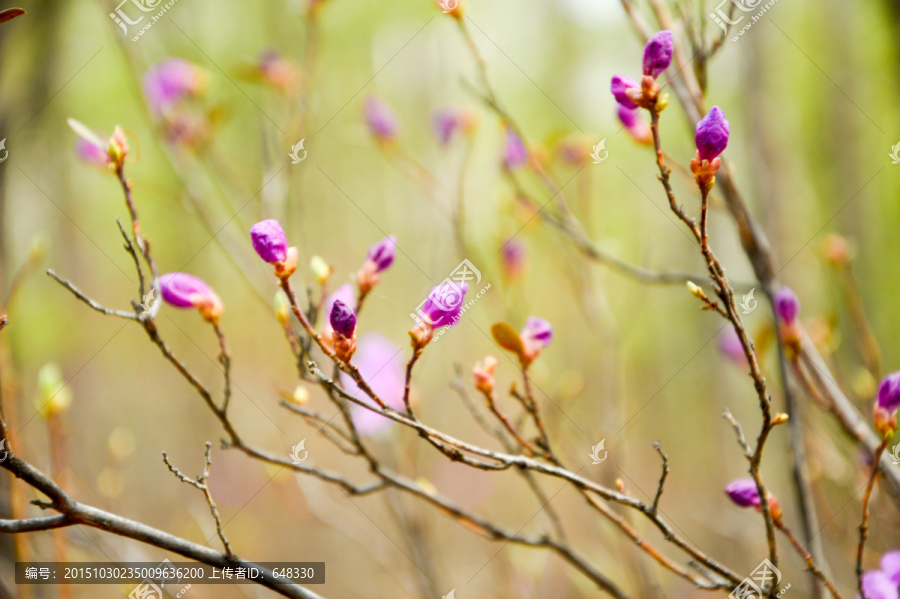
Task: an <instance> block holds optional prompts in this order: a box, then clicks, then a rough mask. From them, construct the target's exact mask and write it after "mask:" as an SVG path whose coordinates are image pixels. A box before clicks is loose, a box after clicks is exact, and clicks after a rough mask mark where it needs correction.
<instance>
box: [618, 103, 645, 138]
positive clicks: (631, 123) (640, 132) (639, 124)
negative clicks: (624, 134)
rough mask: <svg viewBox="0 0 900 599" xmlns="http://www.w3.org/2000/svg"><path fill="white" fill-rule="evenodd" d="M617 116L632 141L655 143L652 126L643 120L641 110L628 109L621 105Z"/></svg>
mask: <svg viewBox="0 0 900 599" xmlns="http://www.w3.org/2000/svg"><path fill="white" fill-rule="evenodd" d="M617 115H618V117H619V120H620V121H621V122H622V124H623V125H625V129H626V130H627V131H628V134H629V135H630V136H631V137H632V139H634V140H635V141H637V142H640V143H652V142H653V133H652V132H651V131H650V125H648V124H647V122H646V121H645V120H643V119H642V118H641V116H640V111H639V110H635V109H631V108H627V107H625V106H623V105H621V104H620V105H619V109H618V112H617Z"/></svg>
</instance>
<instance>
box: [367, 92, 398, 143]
mask: <svg viewBox="0 0 900 599" xmlns="http://www.w3.org/2000/svg"><path fill="white" fill-rule="evenodd" d="M363 116H364V117H365V119H366V125H368V127H369V131H371V133H372V135H374V136H375V137H377V138H378V139H380V140H381V141H391V140H392V139H394V137H396V136H397V130H398V129H399V125H398V124H397V118H396V117H395V116H394V113H393V112H392V111H391V109H390V107H389V106H388V105H387V104H385V103H384V101H383V100H381V99H380V98H377V97H375V96H367V97H366V99H365V101H364V102H363Z"/></svg>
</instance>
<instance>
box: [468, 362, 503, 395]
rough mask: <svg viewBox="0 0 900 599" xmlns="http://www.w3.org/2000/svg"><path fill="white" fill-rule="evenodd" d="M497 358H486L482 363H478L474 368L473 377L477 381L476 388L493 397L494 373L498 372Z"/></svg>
mask: <svg viewBox="0 0 900 599" xmlns="http://www.w3.org/2000/svg"><path fill="white" fill-rule="evenodd" d="M497 364H498V361H497V358H495V357H494V356H485V357H484V360H482V361H481V362H476V363H475V365H474V366H473V367H472V377H473V378H474V379H475V388H476V389H478V390H479V391H481V392H482V393H484V394H485V395H491V394H492V393H493V392H494V371H496V370H497Z"/></svg>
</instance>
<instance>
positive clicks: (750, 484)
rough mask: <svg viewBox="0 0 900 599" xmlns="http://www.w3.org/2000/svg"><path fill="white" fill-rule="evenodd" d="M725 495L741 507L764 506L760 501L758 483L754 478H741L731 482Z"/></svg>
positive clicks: (726, 488)
mask: <svg viewBox="0 0 900 599" xmlns="http://www.w3.org/2000/svg"><path fill="white" fill-rule="evenodd" d="M725 494H726V495H728V497H730V498H731V500H732V501H733V502H734V503H736V504H737V505H739V506H741V507H758V506H760V505H762V502H761V501H760V500H759V491H758V490H757V489H756V482H755V481H754V480H753V479H752V478H739V479H737V480H734V481H731V483H729V484H728V486H727V487H725Z"/></svg>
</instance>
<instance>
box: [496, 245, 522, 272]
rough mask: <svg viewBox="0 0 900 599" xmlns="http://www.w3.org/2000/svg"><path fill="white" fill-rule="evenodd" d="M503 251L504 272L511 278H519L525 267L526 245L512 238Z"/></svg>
mask: <svg viewBox="0 0 900 599" xmlns="http://www.w3.org/2000/svg"><path fill="white" fill-rule="evenodd" d="M501 249H502V252H501V255H502V256H503V269H504V271H505V272H506V274H507V275H508V276H510V277H515V276H518V275H519V274H520V273H521V272H522V268H523V267H524V266H525V243H524V242H523V241H522V240H521V239H519V238H518V237H511V238H509V239H508V240H507V241H506V243H505V244H503V248H501Z"/></svg>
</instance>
